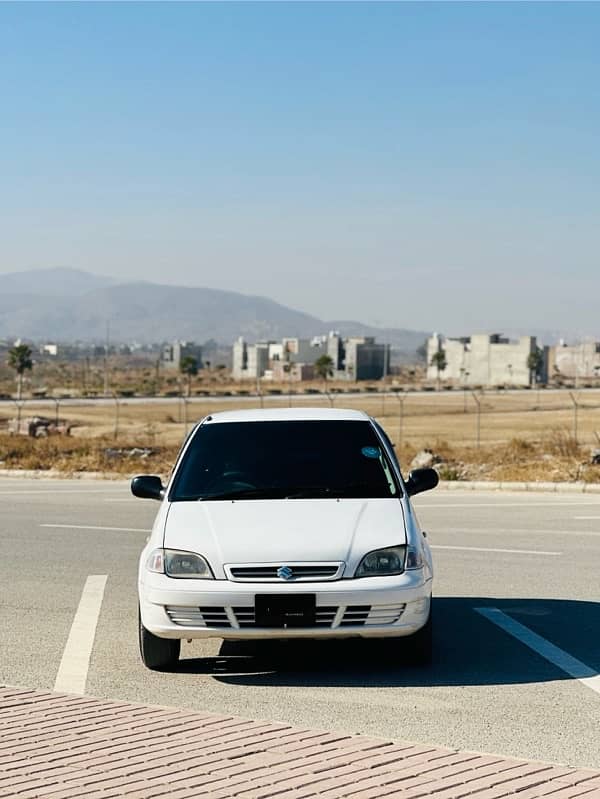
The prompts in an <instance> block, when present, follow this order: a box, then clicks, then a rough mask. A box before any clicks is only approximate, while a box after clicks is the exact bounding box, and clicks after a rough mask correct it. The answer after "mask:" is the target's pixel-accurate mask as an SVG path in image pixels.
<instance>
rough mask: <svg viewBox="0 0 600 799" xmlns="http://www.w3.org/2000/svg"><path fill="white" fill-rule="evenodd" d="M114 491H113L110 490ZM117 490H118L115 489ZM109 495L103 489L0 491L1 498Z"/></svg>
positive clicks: (106, 490) (108, 491) (109, 491)
mask: <svg viewBox="0 0 600 799" xmlns="http://www.w3.org/2000/svg"><path fill="white" fill-rule="evenodd" d="M112 490H113V491H114V489H112ZM117 490H118V489H117ZM110 493H111V489H105V488H81V489H79V488H57V489H50V488H35V489H34V488H32V489H25V490H23V489H21V490H17V491H0V496H3V497H20V496H27V495H29V494H52V495H54V494H105V495H108V494H110ZM122 493H123V492H122V491H119V494H122Z"/></svg>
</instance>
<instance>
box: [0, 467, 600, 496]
mask: <svg viewBox="0 0 600 799" xmlns="http://www.w3.org/2000/svg"><path fill="white" fill-rule="evenodd" d="M136 474H139V472H132V473H131V474H119V473H118V472H61V471H59V470H58V469H48V470H47V471H44V470H41V469H0V477H10V478H13V477H14V478H19V477H22V478H27V479H29V480H46V479H48V480H123V481H124V482H125V481H129V480H131V478H132V477H134V476H135V475H136ZM438 488H441V489H443V490H445V491H536V492H540V491H541V492H544V493H557V494H558V493H566V494H600V483H583V482H576V483H543V482H539V483H510V482H499V481H497V480H440V482H439V485H438Z"/></svg>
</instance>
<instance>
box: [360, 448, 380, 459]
mask: <svg viewBox="0 0 600 799" xmlns="http://www.w3.org/2000/svg"><path fill="white" fill-rule="evenodd" d="M361 452H362V454H363V455H364V456H365V458H379V457H380V456H381V450H380V449H379V447H363V448H362V449H361Z"/></svg>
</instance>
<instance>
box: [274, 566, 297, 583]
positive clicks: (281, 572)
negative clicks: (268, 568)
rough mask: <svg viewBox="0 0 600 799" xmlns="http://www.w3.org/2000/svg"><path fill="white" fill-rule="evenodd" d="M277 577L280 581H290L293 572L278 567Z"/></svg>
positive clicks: (286, 568)
mask: <svg viewBox="0 0 600 799" xmlns="http://www.w3.org/2000/svg"><path fill="white" fill-rule="evenodd" d="M277 576H278V577H279V579H280V580H291V579H292V577H293V576H294V572H293V571H292V570H291V569H290V567H289V566H280V567H279V568H278V569H277Z"/></svg>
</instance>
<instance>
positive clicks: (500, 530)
mask: <svg viewBox="0 0 600 799" xmlns="http://www.w3.org/2000/svg"><path fill="white" fill-rule="evenodd" d="M428 532H429V533H431V528H429V529H428ZM434 532H436V533H460V534H461V535H462V534H463V533H466V534H467V535H477V536H479V537H481V536H482V535H485V536H494V535H500V534H503V535H505V534H506V535H512V534H513V533H527V535H528V536H529V535H560V536H562V537H563V538H564V537H565V536H570V535H600V531H598V530H569V529H567V528H564V529H562V530H548V529H545V530H540V529H536V528H534V527H491V528H490V529H489V530H482V529H481V527H479V526H477V527H471V528H470V529H469V527H468V525H463V526H462V527H444V528H443V529H442V530H435V531H434Z"/></svg>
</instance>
